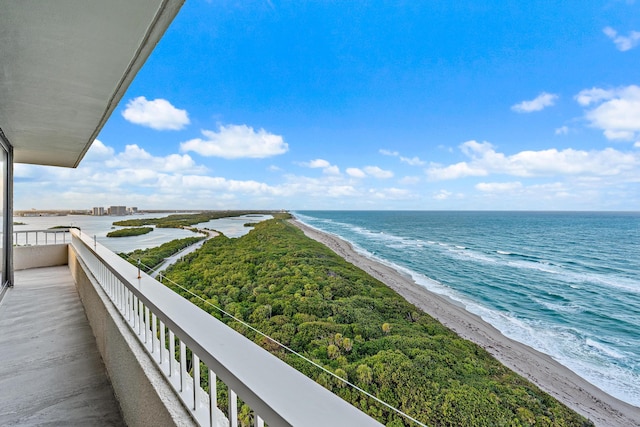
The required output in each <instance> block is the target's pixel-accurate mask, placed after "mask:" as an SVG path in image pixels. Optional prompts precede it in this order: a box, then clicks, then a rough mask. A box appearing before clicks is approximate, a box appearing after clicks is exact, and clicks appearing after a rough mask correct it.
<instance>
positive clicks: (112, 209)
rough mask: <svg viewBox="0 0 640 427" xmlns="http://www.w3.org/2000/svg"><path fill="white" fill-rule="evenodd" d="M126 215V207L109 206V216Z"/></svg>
mask: <svg viewBox="0 0 640 427" xmlns="http://www.w3.org/2000/svg"><path fill="white" fill-rule="evenodd" d="M126 214H127V207H126V206H109V215H116V216H124V215H126Z"/></svg>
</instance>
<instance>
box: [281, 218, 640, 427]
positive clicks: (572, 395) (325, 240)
mask: <svg viewBox="0 0 640 427" xmlns="http://www.w3.org/2000/svg"><path fill="white" fill-rule="evenodd" d="M291 222H292V223H293V224H295V225H296V226H297V227H299V228H300V229H302V231H303V232H304V233H305V234H306V235H307V236H308V237H310V238H312V239H314V240H316V241H318V242H320V243H322V244H324V245H325V246H327V247H329V248H330V249H331V250H333V251H334V252H335V253H337V254H338V255H340V256H341V257H343V258H344V259H345V260H347V261H348V262H350V263H352V264H354V265H356V266H357V267H359V268H361V269H362V270H364V271H365V272H367V273H368V274H370V275H371V276H373V277H375V278H376V279H378V280H380V281H381V282H383V283H385V284H386V285H387V286H389V287H390V288H392V289H394V290H395V291H396V292H398V293H399V294H400V295H402V296H403V297H404V298H405V299H406V300H407V301H409V302H410V303H412V304H414V305H415V306H416V307H419V308H420V309H422V310H423V311H424V312H425V313H428V314H429V315H431V316H433V317H434V318H436V319H437V320H438V321H440V322H441V323H442V324H443V325H445V326H447V327H448V328H449V329H451V330H452V331H454V332H455V333H457V334H458V335H459V336H461V337H463V338H465V339H468V340H470V341H472V342H474V343H476V344H478V345H480V346H481V347H483V348H485V349H486V350H487V351H488V352H489V353H491V354H492V355H493V356H494V357H495V358H496V359H498V360H499V361H500V362H502V363H503V364H504V365H505V366H507V367H509V368H510V369H512V370H513V371H515V372H517V373H518V374H520V375H521V376H523V377H524V378H527V379H528V380H529V381H531V382H532V383H534V384H536V385H537V386H538V387H540V389H542V390H544V391H546V392H547V393H549V394H550V395H552V396H554V397H555V398H556V399H558V400H559V401H561V402H563V403H564V404H565V405H567V406H568V407H570V408H571V409H573V410H574V411H576V412H578V413H579V414H582V415H583V416H585V417H586V418H588V419H590V420H591V421H593V422H594V423H595V424H596V425H597V426H603V427H604V426H606V427H618V426H619V427H629V426H640V408H637V407H635V406H632V405H630V404H628V403H625V402H622V401H621V400H619V399H616V398H615V397H613V396H611V395H609V394H607V393H605V392H604V391H602V390H600V389H599V388H598V387H596V386H594V385H593V384H591V383H589V382H588V381H586V380H584V379H583V378H581V377H580V376H578V375H577V374H575V373H574V372H573V371H571V370H569V369H567V368H566V367H564V366H563V365H561V364H560V363H558V362H556V361H555V360H554V359H552V358H551V357H549V356H547V355H546V354H543V353H541V352H539V351H537V350H534V349H533V348H531V347H529V346H527V345H525V344H522V343H520V342H517V341H514V340H512V339H509V338H507V337H505V336H504V335H502V333H500V331H498V330H497V329H495V328H494V327H493V326H491V325H490V324H488V323H487V322H485V321H484V320H482V319H481V318H480V317H479V316H476V315H475V314H472V313H470V312H468V311H466V310H465V309H464V307H461V306H460V305H458V304H456V303H454V302H453V301H451V300H450V299H449V298H446V297H443V296H441V295H438V294H436V293H433V292H430V291H428V290H427V289H426V288H424V287H422V286H420V285H418V284H417V283H415V281H414V280H413V279H412V278H411V277H409V276H407V275H405V274H403V273H400V272H398V271H397V270H395V269H393V268H391V267H389V266H386V265H384V264H381V263H379V262H376V261H375V260H372V259H370V258H367V257H365V256H363V255H361V254H359V253H358V252H356V251H355V250H354V249H353V247H352V246H351V245H350V244H349V243H348V242H345V241H344V240H342V239H339V238H338V237H336V236H333V235H330V234H327V233H323V232H321V231H318V230H316V229H314V228H312V227H308V226H306V225H305V224H302V223H301V222H299V221H296V220H292V221H291Z"/></svg>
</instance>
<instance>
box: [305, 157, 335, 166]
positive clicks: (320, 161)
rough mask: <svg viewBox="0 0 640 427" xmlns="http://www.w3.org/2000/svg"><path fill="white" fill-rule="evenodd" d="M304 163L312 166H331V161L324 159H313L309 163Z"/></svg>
mask: <svg viewBox="0 0 640 427" xmlns="http://www.w3.org/2000/svg"><path fill="white" fill-rule="evenodd" d="M304 165H305V166H307V167H310V168H328V167H329V166H331V163H329V162H328V161H326V160H324V159H315V160H311V161H310V162H308V163H304Z"/></svg>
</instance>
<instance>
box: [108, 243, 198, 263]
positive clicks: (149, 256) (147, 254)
mask: <svg viewBox="0 0 640 427" xmlns="http://www.w3.org/2000/svg"><path fill="white" fill-rule="evenodd" d="M204 238H205V237H204V236H198V237H187V238H185V239H176V240H172V241H170V242H167V243H164V244H162V245H160V246H157V247H155V248H149V249H136V250H135V251H133V252H129V253H128V254H122V253H121V254H120V256H121V257H122V258H124V259H126V260H128V261H129V262H131V264H133V265H137V263H138V260H140V262H141V263H142V265H143V266H146V267H148V268H149V269H153V268H154V267H156V266H158V265H160V264H161V263H162V261H164V259H165V258H168V257H170V256H171V255H174V254H177V253H178V252H180V251H181V250H183V249H184V248H186V247H187V246H191V245H193V244H194V243H196V242H199V241H200V240H202V239H204Z"/></svg>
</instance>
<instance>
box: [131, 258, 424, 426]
mask: <svg viewBox="0 0 640 427" xmlns="http://www.w3.org/2000/svg"><path fill="white" fill-rule="evenodd" d="M124 255H125V256H126V257H127V258H128V259H130V260H132V261H134V262H135V263H136V265H140V266H143V267H144V268H145V269H146V270H147V271H153V268H152V267H149V266H148V265H145V264H144V263H142V262H141V261H140V260H139V259H138V258H133V257H131V256H129V255H128V254H124ZM162 278H164V279H166V280H167V281H168V282H171V284H173V285H175V286H177V287H178V288H180V289H182V290H183V291H185V292H187V293H189V294H191V295H193V296H194V297H196V298H197V299H199V300H200V301H202V302H203V303H205V304H207V305H210V306H211V307H213V308H215V309H216V310H218V311H219V312H220V313H222V314H224V315H226V316H228V317H230V318H231V319H233V320H235V321H236V322H238V323H240V324H241V325H243V326H245V327H247V328H249V329H250V330H252V331H253V332H255V333H257V334H258V335H261V336H263V337H264V338H267V339H268V340H271V341H272V342H273V343H275V344H276V345H278V346H280V347H282V348H283V349H285V350H287V351H288V352H290V353H291V354H294V355H296V356H298V357H299V358H301V359H302V360H304V361H305V362H307V363H310V364H312V365H313V366H315V367H316V368H318V369H320V370H321V371H323V372H325V373H327V374H329V375H331V376H332V377H334V378H336V379H337V380H338V381H342V382H343V383H344V384H346V385H348V386H350V387H352V388H354V389H355V390H357V391H359V392H361V393H362V394H364V395H366V396H368V397H370V398H371V399H373V400H375V401H376V402H378V403H380V404H381V405H383V406H385V407H387V408H389V409H391V410H392V411H393V412H395V413H397V414H399V415H401V416H403V417H405V418H407V419H408V420H410V421H413V422H414V423H416V424H418V425H419V426H422V427H428V426H427V425H426V424H424V423H422V422H420V421H418V420H416V419H415V418H413V417H412V416H411V415H408V414H406V413H404V412H402V411H401V410H400V409H398V408H395V407H394V406H391V405H390V404H388V403H387V402H385V401H383V400H381V399H379V398H378V397H376V396H374V395H372V394H371V393H369V392H368V391H366V390H363V389H362V388H360V387H358V386H357V385H355V384H353V383H352V382H350V381H348V380H345V379H344V378H342V377H340V376H339V375H337V374H335V373H333V372H331V371H330V370H328V369H327V368H325V367H324V366H322V365H320V364H318V363H316V362H314V361H313V360H311V359H309V358H308V357H306V356H303V355H302V354H300V353H298V352H297V351H295V350H293V349H292V348H290V347H287V346H286V345H284V344H282V343H281V342H280V341H278V340H276V339H275V338H272V337H270V336H269V335H267V334H265V333H264V332H262V331H260V330H258V329H256V328H255V327H253V326H251V325H250V324H248V323H246V322H245V321H244V320H242V319H239V318H237V317H236V316H234V315H233V314H231V313H229V312H227V311H225V310H224V309H223V308H222V307H218V306H217V305H215V304H212V303H210V302H209V301H207V300H205V299H204V298H202V297H201V296H200V295H198V294H196V293H194V292H193V291H191V290H190V289H187V288H185V287H184V286H182V285H180V284H179V283H176V282H174V281H173V280H171V279H170V278H168V277H167V276H164V275H162Z"/></svg>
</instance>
